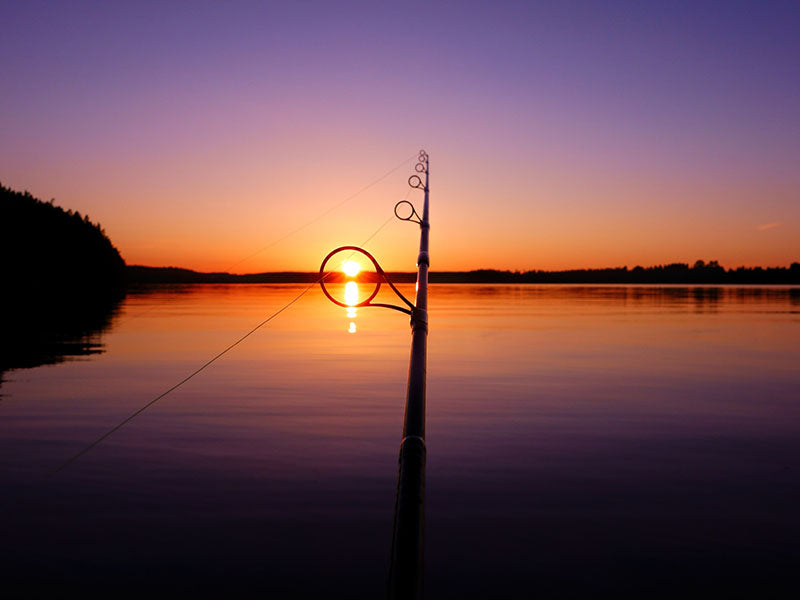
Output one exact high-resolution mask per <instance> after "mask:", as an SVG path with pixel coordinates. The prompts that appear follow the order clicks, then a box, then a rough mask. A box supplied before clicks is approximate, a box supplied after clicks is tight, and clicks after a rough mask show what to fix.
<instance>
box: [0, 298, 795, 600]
mask: <svg viewBox="0 0 800 600" xmlns="http://www.w3.org/2000/svg"><path fill="white" fill-rule="evenodd" d="M336 285H337V286H338V285H339V284H338V283H337V284H336ZM365 285H367V284H365ZM344 287H345V286H344V284H342V285H341V287H336V288H335V292H336V294H338V295H337V296H336V297H337V298H341V297H342V294H343V293H344ZM302 289H303V286H293V285H282V286H258V285H254V286H249V285H248V286H241V285H240V286H236V285H229V286H225V285H220V286H183V287H182V288H180V293H173V292H171V291H168V290H164V289H162V290H158V289H156V290H152V291H150V292H149V293H141V294H133V295H130V296H129V297H128V299H127V300H126V301H125V305H124V310H125V313H126V314H131V315H136V314H142V313H144V316H142V317H141V318H138V319H131V320H126V319H124V318H121V319H118V320H116V321H115V323H116V325H115V327H113V328H112V329H111V330H110V331H106V332H105V333H104V334H103V341H104V343H105V344H106V346H107V349H108V351H107V352H106V353H105V354H103V355H98V356H96V357H93V359H92V360H90V361H74V362H70V363H67V364H62V365H59V366H58V367H57V368H43V369H35V370H30V371H27V372H26V378H25V379H24V380H23V379H22V378H15V379H14V380H12V381H9V382H8V383H7V386H8V390H9V393H10V394H13V397H14V399H15V401H14V402H4V403H3V404H2V405H1V406H2V410H3V414H2V417H3V418H2V419H0V512H2V513H3V515H4V519H3V520H2V521H3V523H2V525H0V530H1V531H2V533H3V540H4V542H5V543H4V544H3V545H2V547H0V562H2V563H3V564H4V566H5V570H6V572H5V573H4V575H6V579H5V580H4V583H7V582H8V581H9V580H10V581H11V583H12V584H13V583H19V582H23V583H24V584H25V585H34V583H32V582H46V583H52V584H53V585H54V587H55V586H56V584H59V583H64V584H65V587H66V588H73V589H74V588H76V587H81V585H84V586H85V587H90V586H96V587H97V588H100V587H102V586H105V585H113V584H118V582H119V581H125V584H126V586H128V585H130V586H131V589H142V590H145V591H146V590H152V589H153V587H154V586H158V587H159V589H170V590H175V591H176V592H177V593H176V594H175V595H186V593H187V592H186V590H187V589H188V590H190V591H198V592H199V594H198V595H203V592H206V593H205V595H207V594H208V590H209V589H212V588H213V589H214V591H215V592H218V591H222V592H223V594H228V595H231V593H230V588H231V587H233V588H234V591H235V592H237V593H238V595H242V596H252V595H254V594H255V593H258V594H260V595H268V596H273V597H324V596H325V595H326V594H327V595H330V593H331V590H335V591H339V590H346V595H347V596H348V597H349V598H375V597H378V596H380V594H381V590H382V589H383V586H384V583H385V576H386V562H387V558H388V550H389V545H390V536H391V529H392V516H393V508H394V499H395V485H396V476H397V471H396V469H397V444H398V439H399V435H400V432H401V428H402V416H403V403H404V398H405V391H406V383H407V368H408V351H409V341H410V336H409V327H408V319H407V318H405V317H403V316H402V315H400V314H399V313H397V312H396V311H388V310H379V309H374V310H359V311H358V326H359V329H360V330H359V332H358V333H359V334H358V335H350V334H349V333H348V332H349V331H350V329H349V327H348V326H349V324H350V323H352V324H353V325H355V324H356V321H355V320H354V319H352V318H350V317H348V318H347V320H345V321H343V320H342V316H344V315H343V313H342V312H340V308H339V307H336V306H334V305H332V304H331V303H330V302H329V301H328V300H327V299H326V298H325V297H324V296H323V295H322V294H321V293H318V292H317V293H314V292H309V293H308V294H307V295H306V296H304V297H303V298H302V300H301V301H299V302H297V303H296V304H295V305H293V307H292V309H291V310H289V311H286V312H285V313H283V314H282V315H281V317H280V318H279V319H275V320H274V321H273V322H271V323H270V324H269V327H265V328H264V329H262V330H260V331H259V332H258V333H257V334H255V335H253V336H251V337H250V338H248V339H247V340H246V342H245V343H243V344H241V345H240V346H238V347H237V348H236V349H235V351H233V352H231V353H229V354H228V355H226V356H225V357H224V359H222V360H220V361H218V362H217V363H215V364H214V365H213V366H212V367H210V368H209V369H207V370H206V371H204V372H203V373H202V374H201V375H200V376H198V377H197V378H196V379H194V380H192V381H190V382H189V383H188V384H187V385H186V386H184V387H182V388H180V389H179V390H177V391H176V392H175V393H174V394H171V395H170V396H168V397H167V398H165V399H164V401H162V402H161V403H159V404H157V405H156V406H154V407H153V409H152V410H150V411H148V412H146V413H144V414H143V415H141V417H140V418H138V419H137V420H136V421H135V422H134V423H133V424H132V426H131V427H129V428H124V429H122V430H120V431H119V432H117V433H115V434H114V436H113V437H112V438H109V440H107V442H106V443H104V445H102V446H100V447H98V448H97V449H96V451H93V453H91V454H89V455H87V456H86V457H85V460H82V461H80V462H78V463H76V464H75V465H74V467H73V468H72V469H71V470H70V471H68V472H66V473H64V477H63V478H59V479H55V480H44V479H42V478H41V474H42V473H46V472H47V471H49V470H50V469H52V468H53V467H55V466H56V465H58V464H59V463H60V462H61V461H62V460H63V459H64V457H65V456H69V455H70V454H72V453H73V452H75V451H76V450H77V449H79V448H80V447H81V446H83V445H84V444H85V443H86V442H87V440H89V439H92V438H94V437H95V436H96V435H97V432H102V431H105V430H106V429H107V428H108V426H109V424H113V423H116V422H118V421H119V419H120V415H127V414H130V413H131V411H132V410H135V409H136V408H138V407H139V406H141V404H142V402H143V401H146V400H148V399H149V398H152V397H153V396H154V394H155V393H159V392H161V391H163V390H164V389H167V388H168V387H169V386H171V385H173V384H174V383H175V382H176V380H177V379H179V378H180V377H182V376H184V375H185V374H186V373H187V372H190V371H191V370H193V369H195V368H196V367H197V366H198V365H199V364H202V363H203V362H204V361H206V360H207V359H208V358H209V357H210V356H213V355H214V354H216V353H217V352H218V351H219V350H220V349H221V348H224V347H226V346H227V345H228V344H230V342H231V340H233V339H236V338H237V337H239V336H240V335H241V333H242V332H243V331H247V330H248V329H250V328H251V327H252V326H253V324H254V323H258V322H260V321H261V320H262V319H263V318H264V315H265V314H269V313H270V312H271V311H273V310H275V309H276V308H278V307H280V306H283V305H284V304H285V303H286V302H287V301H288V300H290V299H291V298H293V297H295V296H296V295H297V294H298V293H299V292H300V291H301V290H302ZM401 291H403V292H404V293H405V294H407V295H408V296H412V295H413V284H411V283H409V284H407V285H403V286H401ZM430 295H431V299H430V305H431V312H430V324H431V331H430V336H429V347H428V350H429V364H428V423H427V425H428V431H427V436H426V443H427V444H428V463H427V465H428V475H427V491H426V494H428V495H427V503H428V504H427V506H426V514H427V522H426V536H427V537H426V548H425V560H426V564H427V567H428V571H427V573H428V576H427V580H426V591H427V594H428V596H429V597H431V598H450V597H458V598H497V597H527V596H528V595H530V592H531V585H532V584H531V581H535V587H536V591H541V594H540V595H541V596H542V597H600V596H606V595H607V596H610V597H638V598H643V597H647V598H649V597H656V596H659V595H660V596H661V597H683V596H687V595H689V596H693V595H698V594H696V593H693V592H698V591H699V590H702V589H707V590H712V591H713V592H714V593H713V594H709V595H719V594H720V591H722V592H730V591H736V592H741V591H742V590H746V591H748V592H751V593H750V594H749V595H751V596H753V597H765V596H769V595H770V594H769V593H766V594H765V593H764V591H765V590H767V591H771V587H774V588H777V586H778V585H781V584H783V585H784V586H786V585H787V584H791V583H792V582H793V581H794V580H795V579H796V557H797V542H796V540H797V539H798V538H800V517H798V513H797V509H796V507H797V501H798V498H800V404H799V403H798V402H797V389H798V385H800V372H798V370H797V364H798V358H800V332H799V331H798V327H800V317H798V314H797V306H798V291H797V289H792V288H758V289H756V288H727V287H724V286H720V287H716V288H714V287H709V286H703V287H701V288H694V287H690V286H674V287H673V286H636V287H633V286H630V287H626V286H483V285H476V286H470V285H432V286H431V288H430ZM698 307H713V311H708V310H706V309H705V308H704V309H703V310H702V311H699V310H698ZM351 308H352V307H351ZM30 482H41V483H34V484H31V483H30ZM121 515H124V516H121ZM475 540H480V541H481V543H475ZM740 574H743V575H742V576H741V577H740ZM745 575H746V579H743V577H744V576H745ZM687 591H689V592H690V593H689V594H687V593H685V592H687ZM234 595H236V594H234ZM334 595H336V592H335V593H334ZM340 595H341V594H340ZM729 595H730V594H729ZM773 595H776V596H777V594H773Z"/></svg>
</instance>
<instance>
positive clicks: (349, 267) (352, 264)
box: [342, 260, 361, 277]
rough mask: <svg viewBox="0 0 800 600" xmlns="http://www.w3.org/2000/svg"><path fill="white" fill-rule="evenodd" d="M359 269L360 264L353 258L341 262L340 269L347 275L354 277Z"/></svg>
mask: <svg viewBox="0 0 800 600" xmlns="http://www.w3.org/2000/svg"><path fill="white" fill-rule="evenodd" d="M360 270H361V265H360V264H358V263H357V262H356V261H354V260H346V261H344V262H343V263H342V271H344V274H345V275H347V276H348V277H355V276H356V275H358V272H359V271H360Z"/></svg>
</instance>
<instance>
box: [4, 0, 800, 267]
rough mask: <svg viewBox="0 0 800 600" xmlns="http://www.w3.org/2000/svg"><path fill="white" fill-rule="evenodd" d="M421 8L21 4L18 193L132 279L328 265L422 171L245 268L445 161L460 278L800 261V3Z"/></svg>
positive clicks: (7, 43)
mask: <svg viewBox="0 0 800 600" xmlns="http://www.w3.org/2000/svg"><path fill="white" fill-rule="evenodd" d="M400 6H401V5H400V4H398V3H391V4H390V3H383V2H364V3H334V2H303V1H297V2H281V3H278V2H232V3H218V2H186V3H176V2H163V1H162V2H145V1H139V2H130V3H127V6H123V4H122V3H118V2H68V3H67V2H36V1H26V2H9V1H6V0H3V1H2V3H0V23H2V29H3V34H2V36H0V76H1V78H0V81H2V93H0V182H2V183H3V184H4V185H6V186H8V187H11V188H13V189H18V190H22V189H27V190H29V191H30V192H31V193H32V194H34V195H36V196H38V197H40V198H42V199H50V198H55V199H56V202H57V203H58V204H60V205H62V206H65V207H68V208H73V209H77V210H79V211H81V212H82V213H88V214H89V216H90V218H92V219H93V220H95V221H99V222H100V223H101V224H102V225H103V227H104V228H105V229H106V231H107V233H108V234H109V236H110V237H111V239H112V240H113V241H114V243H115V244H116V245H117V247H118V248H119V249H120V251H121V253H122V255H123V257H124V258H125V259H126V261H127V262H128V263H129V264H147V265H178V266H184V267H188V268H193V269H199V270H228V269H232V270H233V271H236V272H256V271H264V270H282V269H290V270H303V271H313V270H316V269H317V268H318V266H319V263H320V261H321V260H322V258H323V257H324V255H325V254H326V253H327V251H328V250H330V249H332V248H333V247H335V246H338V245H341V244H350V243H361V242H363V241H364V239H366V238H367V237H368V236H369V235H370V234H371V233H372V232H373V231H375V230H376V229H377V228H378V227H379V226H380V225H381V224H382V223H383V222H384V220H385V219H386V218H387V217H389V216H390V215H391V211H392V206H393V204H394V202H396V201H397V200H400V199H402V198H404V197H406V194H407V186H406V183H405V180H406V178H407V177H408V175H409V174H410V173H411V172H412V168H413V162H409V163H407V164H406V165H405V166H404V167H403V168H401V169H399V170H398V171H396V172H394V173H393V174H391V175H390V176H389V177H387V178H386V179H384V180H383V181H382V182H381V183H380V184H378V185H375V186H374V187H372V188H370V189H369V190H367V191H366V192H364V193H362V194H361V195H359V196H357V197H356V198H354V199H352V200H350V201H349V202H347V203H345V204H343V205H342V206H340V207H339V208H337V209H336V210H333V211H332V212H331V213H330V214H328V215H326V216H325V217H324V218H322V219H320V220H318V221H316V222H314V223H312V224H311V225H309V226H307V227H305V228H304V229H302V231H300V232H298V233H295V234H293V235H291V236H289V237H287V238H286V239H283V240H281V241H279V242H278V243H274V244H273V245H272V246H270V247H269V248H267V249H266V250H265V251H263V252H261V253H260V254H257V255H256V256H253V257H252V258H249V259H247V260H242V259H244V258H245V257H247V256H249V255H251V254H253V253H254V252H256V251H257V250H259V249H260V248H263V247H265V246H268V245H269V244H272V243H273V242H275V241H276V240H280V239H281V238H283V237H284V236H285V235H286V234H287V233H289V232H291V231H294V230H295V229H297V228H298V227H301V226H302V225H304V224H305V223H307V222H308V221H310V220H312V219H314V218H316V217H318V216H319V215H320V214H321V213H323V212H324V211H326V210H328V209H330V208H331V207H333V206H335V205H337V204H339V203H341V202H342V201H343V200H344V199H346V198H347V197H348V196H350V195H352V194H353V193H354V192H356V191H358V190H359V189H361V188H363V187H364V186H365V185H367V184H369V183H370V182H371V181H374V180H375V179H377V178H378V177H380V176H381V175H383V174H385V173H386V172H387V171H388V170H390V169H391V168H393V167H395V166H397V165H398V164H399V163H400V162H401V161H402V160H403V159H405V158H409V157H411V156H412V155H414V154H416V151H417V150H418V149H419V148H420V147H424V148H425V149H426V150H427V151H428V152H429V153H430V156H431V190H432V191H431V219H432V231H431V259H432V269H434V270H456V269H470V268H480V267H496V268H506V269H559V268H574V267H586V266H589V267H604V266H622V265H628V266H630V267H633V266H634V265H636V264H643V265H650V264H658V263H666V262H675V261H681V262H693V261H694V260H695V259H697V258H703V259H706V260H710V259H717V260H719V261H720V263H722V264H723V265H726V266H738V265H757V264H761V265H788V264H789V263H791V262H792V261H798V260H800V169H798V165H800V108H799V107H800V34H798V32H800V4H799V3H797V2H712V3H709V2H698V1H689V2H674V1H665V2H659V3H650V2H585V3H584V2H548V3H544V2H542V3H538V2H507V3H489V2H483V3H478V2H426V3H412V2H405V3H402V8H400ZM418 196H419V193H418V192H413V193H412V194H411V195H410V196H409V198H410V199H412V200H413V199H419V198H418ZM417 239H418V232H417V230H415V229H414V228H413V227H411V226H409V225H407V224H405V223H400V222H393V223H390V224H389V225H388V226H387V227H386V228H385V229H384V230H382V231H381V233H380V235H378V236H377V237H376V238H375V239H374V240H373V241H372V242H370V244H369V246H368V247H369V248H370V249H371V250H373V251H374V252H375V253H376V255H377V256H378V258H379V260H380V261H381V262H382V264H383V266H384V267H385V268H387V269H398V270H406V271H410V270H413V268H414V260H415V257H416V244H417Z"/></svg>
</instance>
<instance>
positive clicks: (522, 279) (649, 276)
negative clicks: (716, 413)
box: [127, 260, 800, 285]
mask: <svg viewBox="0 0 800 600" xmlns="http://www.w3.org/2000/svg"><path fill="white" fill-rule="evenodd" d="M127 274H128V281H129V282H130V283H135V284H146V283H312V282H315V281H317V279H318V278H319V273H303V272H294V271H286V272H276V273H252V274H248V275H233V274H231V273H201V272H198V271H191V270H189V269H180V268H177V267H143V266H129V267H128V268H127ZM388 276H389V279H391V280H392V281H393V282H396V283H413V282H414V281H416V273H388ZM374 277H375V274H374V273H372V274H369V273H365V274H362V275H360V276H359V277H358V279H360V280H362V281H369V280H370V279H374ZM341 278H342V276H341V275H340V274H338V273H331V275H330V276H329V277H328V281H331V282H335V281H337V280H340V279H341ZM429 280H430V282H431V283H482V284H493V283H494V284H499V283H505V284H509V283H510V284H516V283H518V284H525V283H556V284H563V283H588V284H603V283H611V284H688V285H697V284H757V285H770V284H784V285H786V284H788V285H800V263H797V262H795V263H792V265H791V266H790V267H767V268H764V267H738V268H736V269H725V268H724V267H722V266H720V265H719V264H718V263H717V261H713V260H712V261H710V262H708V263H706V262H704V261H702V260H698V261H697V262H696V263H695V264H694V265H693V266H691V267H690V266H689V265H688V264H686V263H673V264H669V265H658V266H653V267H639V266H637V267H634V268H633V269H628V268H627V267H615V268H610V269H576V270H570V271H499V270H494V269H480V270H476V271H431V272H430V274H429Z"/></svg>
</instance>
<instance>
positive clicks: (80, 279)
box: [0, 185, 125, 378]
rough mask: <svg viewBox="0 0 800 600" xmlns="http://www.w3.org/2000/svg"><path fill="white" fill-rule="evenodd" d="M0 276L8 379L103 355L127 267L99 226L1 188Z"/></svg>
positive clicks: (1, 355)
mask: <svg viewBox="0 0 800 600" xmlns="http://www.w3.org/2000/svg"><path fill="white" fill-rule="evenodd" d="M0 273H2V281H3V289H4V293H3V294H1V295H0V326H1V327H2V331H3V335H2V338H0V339H1V340H2V341H0V378H1V377H2V373H3V372H4V371H6V370H8V369H18V368H27V367H34V366H38V365H42V364H50V363H55V362H60V361H62V360H65V359H67V358H69V357H72V356H80V355H85V354H93V353H97V352H101V351H102V346H101V345H100V343H99V336H98V334H99V332H100V331H102V330H103V329H105V328H106V327H107V326H108V325H109V323H110V321H111V318H112V316H113V314H114V312H115V311H116V308H117V306H118V304H119V301H120V300H121V299H122V298H123V297H124V290H125V261H124V260H123V259H122V257H121V256H120V254H119V252H118V251H117V249H116V248H115V247H114V245H113V244H112V243H111V240H109V239H108V236H106V234H105V232H104V231H103V229H102V228H101V227H100V226H99V225H97V224H96V223H92V221H91V220H89V218H88V217H86V216H82V215H81V214H80V213H78V212H73V211H71V210H64V209H63V208H61V207H59V206H56V205H55V204H53V201H52V200H51V201H50V202H42V201H41V200H38V199H36V198H34V197H33V196H31V195H30V194H29V193H28V192H24V193H20V192H15V191H13V190H10V189H8V188H6V187H3V186H2V185H0Z"/></svg>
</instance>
